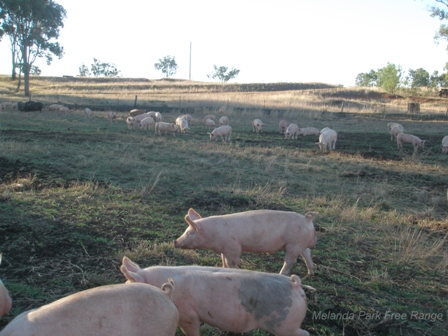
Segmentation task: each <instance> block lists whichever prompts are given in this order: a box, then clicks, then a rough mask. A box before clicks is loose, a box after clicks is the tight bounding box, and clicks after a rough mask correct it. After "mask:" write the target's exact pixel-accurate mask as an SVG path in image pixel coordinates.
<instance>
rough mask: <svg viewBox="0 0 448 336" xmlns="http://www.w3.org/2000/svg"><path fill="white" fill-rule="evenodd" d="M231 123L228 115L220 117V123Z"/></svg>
mask: <svg viewBox="0 0 448 336" xmlns="http://www.w3.org/2000/svg"><path fill="white" fill-rule="evenodd" d="M228 124H229V117H228V116H222V117H221V118H219V125H221V126H222V125H228Z"/></svg>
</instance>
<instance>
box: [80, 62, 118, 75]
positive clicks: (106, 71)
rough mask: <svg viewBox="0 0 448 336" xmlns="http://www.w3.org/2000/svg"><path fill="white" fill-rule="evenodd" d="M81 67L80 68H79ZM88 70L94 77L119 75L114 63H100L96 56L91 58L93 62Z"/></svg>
mask: <svg viewBox="0 0 448 336" xmlns="http://www.w3.org/2000/svg"><path fill="white" fill-rule="evenodd" d="M80 69H81V68H80ZM90 70H91V71H92V74H93V75H94V76H95V77H100V76H104V77H120V76H121V74H120V71H119V70H118V69H117V67H116V66H115V64H109V63H101V62H100V60H97V59H96V58H94V59H93V64H92V65H91V66H90Z"/></svg>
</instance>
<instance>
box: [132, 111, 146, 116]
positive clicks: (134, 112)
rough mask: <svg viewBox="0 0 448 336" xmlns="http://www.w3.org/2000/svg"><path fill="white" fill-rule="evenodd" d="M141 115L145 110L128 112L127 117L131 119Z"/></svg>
mask: <svg viewBox="0 0 448 336" xmlns="http://www.w3.org/2000/svg"><path fill="white" fill-rule="evenodd" d="M143 113H146V110H141V109H133V110H131V111H129V115H130V116H131V117H136V116H138V115H140V114H143Z"/></svg>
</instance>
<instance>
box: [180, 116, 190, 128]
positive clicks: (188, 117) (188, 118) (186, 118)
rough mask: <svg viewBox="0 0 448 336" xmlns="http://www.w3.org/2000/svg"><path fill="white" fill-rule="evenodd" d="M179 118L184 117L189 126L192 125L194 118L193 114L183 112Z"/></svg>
mask: <svg viewBox="0 0 448 336" xmlns="http://www.w3.org/2000/svg"><path fill="white" fill-rule="evenodd" d="M179 118H184V119H185V120H186V121H187V122H188V126H190V125H191V121H192V120H193V117H192V116H191V114H182V115H180V116H179Z"/></svg>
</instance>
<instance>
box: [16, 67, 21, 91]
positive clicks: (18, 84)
mask: <svg viewBox="0 0 448 336" xmlns="http://www.w3.org/2000/svg"><path fill="white" fill-rule="evenodd" d="M21 84H22V71H19V81H18V83H17V90H16V92H19V91H20V85H21Z"/></svg>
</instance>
